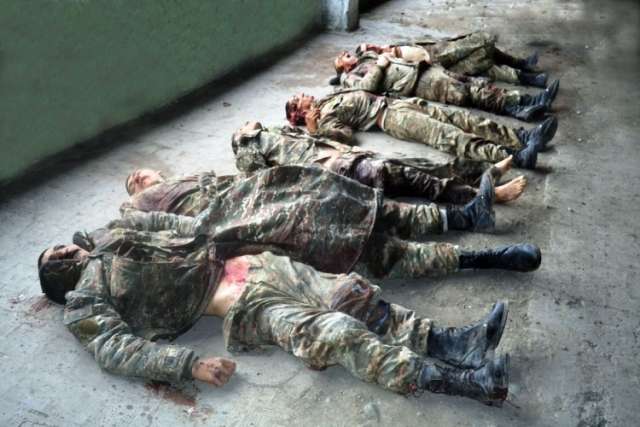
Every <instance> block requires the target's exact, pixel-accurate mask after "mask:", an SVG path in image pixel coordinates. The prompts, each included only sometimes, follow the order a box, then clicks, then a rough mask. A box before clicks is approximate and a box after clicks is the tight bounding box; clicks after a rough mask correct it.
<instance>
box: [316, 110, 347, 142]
mask: <svg viewBox="0 0 640 427" xmlns="http://www.w3.org/2000/svg"><path fill="white" fill-rule="evenodd" d="M316 136H324V137H327V138H329V139H333V140H334V141H339V142H344V143H349V142H351V141H352V140H353V129H351V128H350V127H349V126H347V125H345V124H344V123H342V122H341V121H340V120H339V119H338V118H337V117H335V116H334V115H333V114H327V115H325V116H324V117H322V118H321V119H320V121H319V122H318V131H317V132H316Z"/></svg>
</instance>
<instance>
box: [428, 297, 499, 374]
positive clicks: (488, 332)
mask: <svg viewBox="0 0 640 427" xmlns="http://www.w3.org/2000/svg"><path fill="white" fill-rule="evenodd" d="M508 312H509V309H508V305H507V303H506V302H502V301H500V302H497V303H495V304H494V305H493V308H492V309H491V312H490V313H489V314H488V315H487V316H486V317H485V318H484V319H482V320H481V321H480V322H478V323H476V324H474V325H469V326H464V327H462V328H438V327H432V328H431V331H430V332H429V339H428V341H427V356H429V357H433V358H435V359H439V360H442V361H443V362H447V363H449V364H450V365H453V366H457V367H459V368H467V369H468V368H473V369H478V368H480V367H481V366H482V365H484V363H485V355H486V354H487V353H489V352H493V350H495V348H496V347H497V346H498V344H499V343H500V338H502V332H504V327H505V325H506V324H507V314H508Z"/></svg>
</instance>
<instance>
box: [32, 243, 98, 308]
mask: <svg viewBox="0 0 640 427" xmlns="http://www.w3.org/2000/svg"><path fill="white" fill-rule="evenodd" d="M87 255H89V252H87V251H86V250H84V249H82V248H81V247H80V246H78V245H74V244H71V245H56V246H53V247H51V248H47V249H45V250H44V251H42V253H41V254H40V256H39V257H38V276H39V278H40V288H41V289H42V292H43V293H44V294H45V295H46V296H47V297H48V298H49V299H50V300H52V301H54V302H57V303H58V304H64V303H65V302H66V299H65V294H66V293H67V292H69V291H72V290H73V289H75V287H76V284H77V283H78V280H79V279H80V274H81V273H82V264H83V261H84V260H85V259H86V258H87Z"/></svg>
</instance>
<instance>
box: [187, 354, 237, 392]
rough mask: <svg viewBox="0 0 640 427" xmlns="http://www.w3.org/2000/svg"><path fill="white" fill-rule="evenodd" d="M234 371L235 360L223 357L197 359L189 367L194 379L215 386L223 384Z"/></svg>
mask: <svg viewBox="0 0 640 427" xmlns="http://www.w3.org/2000/svg"><path fill="white" fill-rule="evenodd" d="M235 371H236V362H234V361H233V360H231V359H226V358H224V357H208V358H206V359H198V360H197V361H196V363H194V364H193V367H192V368H191V374H192V375H193V378H194V379H196V380H200V381H204V382H206V383H209V384H212V385H214V386H216V387H222V386H223V385H225V384H226V383H227V382H228V381H229V378H231V376H232V375H233V373H234V372H235Z"/></svg>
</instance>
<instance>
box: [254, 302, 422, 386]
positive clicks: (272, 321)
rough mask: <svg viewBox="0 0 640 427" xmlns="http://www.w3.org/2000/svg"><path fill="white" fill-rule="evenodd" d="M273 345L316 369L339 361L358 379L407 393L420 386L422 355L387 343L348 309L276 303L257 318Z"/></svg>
mask: <svg viewBox="0 0 640 427" xmlns="http://www.w3.org/2000/svg"><path fill="white" fill-rule="evenodd" d="M258 323H259V327H260V329H262V330H263V331H264V332H266V333H268V334H269V335H270V336H271V337H272V342H273V344H277V345H279V346H280V347H281V348H282V349H284V350H285V351H287V352H289V353H291V354H293V355H294V356H296V357H298V358H300V359H302V360H303V361H304V362H305V363H306V364H307V365H308V366H310V367H312V368H314V369H324V368H326V367H328V366H331V365H340V366H342V367H344V368H345V369H347V370H348V371H349V372H350V373H351V374H352V375H354V376H355V377H357V378H359V379H361V380H363V381H367V382H373V383H377V384H379V385H381V386H382V387H384V388H386V389H389V390H392V391H395V392H398V393H403V394H406V393H408V392H410V391H412V385H414V384H416V382H417V379H418V375H419V373H420V370H421V369H422V365H423V359H422V357H421V356H419V355H418V354H416V353H414V352H412V351H411V350H409V349H408V348H407V347H403V346H392V345H387V344H385V343H383V342H382V341H381V339H380V337H378V336H377V335H376V334H375V333H373V332H371V331H369V330H368V328H367V326H366V325H365V324H364V323H363V322H361V321H359V320H357V319H355V318H353V317H351V316H348V315H346V314H344V313H340V312H337V311H332V310H328V309H323V308H320V307H313V306H309V305H306V304H293V303H289V304H274V305H270V306H267V307H265V308H264V309H263V310H262V312H261V313H260V315H259V316H258Z"/></svg>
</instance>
